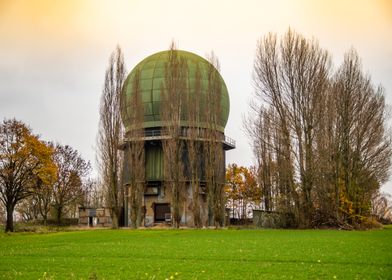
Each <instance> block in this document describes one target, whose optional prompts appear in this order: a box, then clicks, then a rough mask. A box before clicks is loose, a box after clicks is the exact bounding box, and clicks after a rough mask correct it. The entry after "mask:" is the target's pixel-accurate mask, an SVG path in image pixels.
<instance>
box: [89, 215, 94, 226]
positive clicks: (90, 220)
mask: <svg viewBox="0 0 392 280" xmlns="http://www.w3.org/2000/svg"><path fill="white" fill-rule="evenodd" d="M88 225H89V226H90V227H92V226H93V225H94V224H93V217H91V216H90V217H88Z"/></svg>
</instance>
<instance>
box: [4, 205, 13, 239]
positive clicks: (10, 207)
mask: <svg viewBox="0 0 392 280" xmlns="http://www.w3.org/2000/svg"><path fill="white" fill-rule="evenodd" d="M6 208H7V223H6V226H5V232H13V231H14V208H15V205H7V207H6Z"/></svg>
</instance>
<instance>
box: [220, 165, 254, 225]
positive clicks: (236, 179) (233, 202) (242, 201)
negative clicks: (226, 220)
mask: <svg viewBox="0 0 392 280" xmlns="http://www.w3.org/2000/svg"><path fill="white" fill-rule="evenodd" d="M256 177H257V176H256V169H255V168H254V167H250V168H247V167H244V166H238V165H236V164H234V163H233V164H229V166H228V167H227V170H226V187H225V193H226V197H227V202H226V205H227V206H228V207H229V208H231V211H232V213H231V216H232V217H233V218H237V219H247V218H248V217H249V216H248V212H249V211H250V210H251V209H254V208H259V205H260V202H261V189H260V186H259V185H258V184H257V179H256Z"/></svg>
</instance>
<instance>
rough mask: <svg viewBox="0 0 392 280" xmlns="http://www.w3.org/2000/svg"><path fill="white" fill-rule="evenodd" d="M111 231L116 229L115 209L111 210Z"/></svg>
mask: <svg viewBox="0 0 392 280" xmlns="http://www.w3.org/2000/svg"><path fill="white" fill-rule="evenodd" d="M112 229H118V215H117V211H116V209H112Z"/></svg>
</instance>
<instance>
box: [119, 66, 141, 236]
mask: <svg viewBox="0 0 392 280" xmlns="http://www.w3.org/2000/svg"><path fill="white" fill-rule="evenodd" d="M132 79H133V80H132V85H131V86H132V96H130V97H127V98H124V99H123V100H121V102H122V107H123V108H125V107H126V106H129V107H130V108H129V109H127V110H125V112H127V115H126V116H125V118H127V122H128V123H130V124H131V127H129V128H128V129H129V130H128V131H127V133H126V143H125V148H124V150H125V155H124V167H125V168H124V170H126V171H125V175H126V176H127V179H126V180H127V181H126V182H124V183H125V184H126V186H127V188H126V192H127V196H128V197H129V200H130V207H131V211H130V212H131V213H130V215H131V217H130V218H131V227H133V228H137V227H139V226H140V225H141V222H142V214H143V213H142V212H143V209H142V200H143V195H144V189H145V184H144V182H145V148H144V141H143V140H142V139H143V136H144V127H143V121H144V107H143V104H142V95H141V84H140V83H141V81H140V71H139V70H136V71H135V72H134V76H133V77H132ZM124 90H126V89H124Z"/></svg>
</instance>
